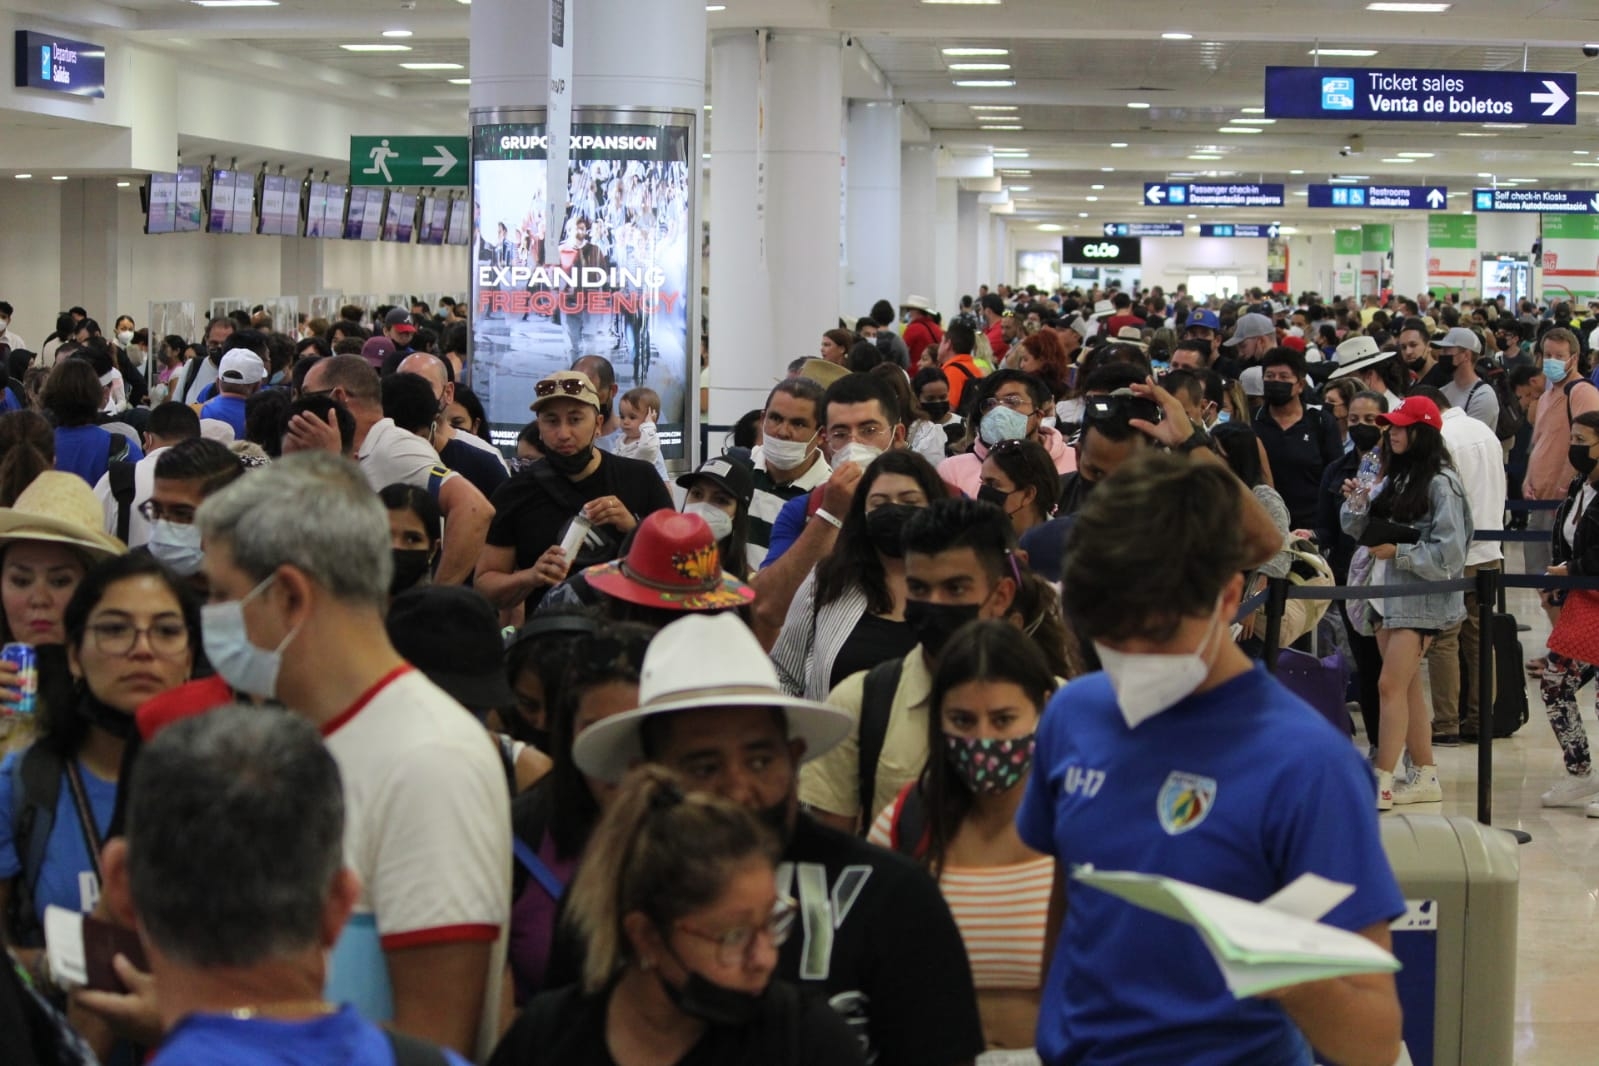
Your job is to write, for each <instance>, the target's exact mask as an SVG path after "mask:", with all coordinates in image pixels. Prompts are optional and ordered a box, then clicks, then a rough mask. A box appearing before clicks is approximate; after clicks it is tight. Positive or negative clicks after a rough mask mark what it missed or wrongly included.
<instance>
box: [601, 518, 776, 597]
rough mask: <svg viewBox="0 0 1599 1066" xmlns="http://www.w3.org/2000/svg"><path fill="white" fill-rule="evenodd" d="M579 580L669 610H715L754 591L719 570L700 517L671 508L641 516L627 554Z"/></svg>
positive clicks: (711, 539)
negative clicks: (646, 516) (643, 517)
mask: <svg viewBox="0 0 1599 1066" xmlns="http://www.w3.org/2000/svg"><path fill="white" fill-rule="evenodd" d="M583 580H584V581H586V582H588V584H589V587H590V588H593V589H595V590H597V591H599V592H603V593H604V594H605V595H607V596H613V597H615V598H616V599H619V600H625V601H627V602H628V603H637V604H641V605H642V606H645V607H664V608H666V609H667V610H674V611H718V610H723V609H725V608H729V607H742V606H744V605H745V604H747V603H751V602H753V601H754V599H755V590H754V589H752V588H750V587H749V586H748V585H746V584H744V582H742V581H740V580H739V579H738V578H736V577H734V576H733V575H732V574H728V573H724V572H723V570H722V555H721V552H719V551H718V550H717V548H716V536H715V534H713V533H712V532H711V527H710V526H709V525H707V524H706V523H705V519H703V518H701V517H700V516H699V515H697V514H680V513H678V512H676V511H656V512H655V513H654V514H652V515H650V516H649V517H648V518H646V519H644V521H643V522H642V523H640V524H639V527H638V532H637V533H636V534H634V536H633V546H632V547H631V548H629V549H628V553H627V555H626V557H625V558H622V559H618V560H616V561H615V562H610V563H602V564H600V565H599V566H591V567H589V568H588V569H587V570H585V571H583Z"/></svg>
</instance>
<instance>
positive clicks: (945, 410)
mask: <svg viewBox="0 0 1599 1066" xmlns="http://www.w3.org/2000/svg"><path fill="white" fill-rule="evenodd" d="M922 410H924V411H926V412H927V417H928V418H930V419H932V420H933V421H934V422H942V421H944V419H945V418H946V417H948V415H949V401H948V400H924V401H922Z"/></svg>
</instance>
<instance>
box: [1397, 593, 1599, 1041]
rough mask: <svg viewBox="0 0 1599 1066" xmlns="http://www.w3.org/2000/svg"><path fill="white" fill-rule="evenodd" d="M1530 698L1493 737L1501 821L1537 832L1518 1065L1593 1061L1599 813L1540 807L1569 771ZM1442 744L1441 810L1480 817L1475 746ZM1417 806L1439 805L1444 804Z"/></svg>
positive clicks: (1537, 641) (1526, 883) (1535, 641)
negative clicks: (1511, 729) (1503, 734)
mask: <svg viewBox="0 0 1599 1066" xmlns="http://www.w3.org/2000/svg"><path fill="white" fill-rule="evenodd" d="M1513 565H1514V564H1513ZM1517 568H1518V569H1519V567H1517ZM1508 605H1509V607H1510V609H1511V611H1512V612H1513V613H1514V614H1515V615H1516V616H1517V618H1518V619H1520V620H1521V621H1522V622H1523V623H1525V624H1528V625H1531V626H1532V627H1533V628H1532V629H1531V631H1529V632H1526V633H1523V634H1522V635H1521V639H1522V645H1523V647H1524V648H1525V650H1526V652H1527V655H1528V656H1529V657H1530V656H1535V655H1541V654H1542V652H1543V642H1544V639H1545V638H1546V637H1547V636H1548V632H1549V627H1548V624H1547V622H1546V620H1545V618H1544V615H1543V612H1542V611H1541V610H1540V609H1539V608H1538V603H1537V599H1536V597H1535V595H1534V594H1533V593H1531V592H1528V591H1521V590H1513V591H1512V593H1511V597H1510V601H1509V604H1508ZM1423 676H1425V671H1423ZM1523 676H1525V674H1523ZM1527 698H1528V705H1529V710H1530V711H1531V718H1530V719H1529V720H1528V722H1527V724H1526V725H1525V726H1523V727H1522V729H1521V730H1520V731H1519V732H1518V733H1517V734H1516V735H1515V736H1514V737H1511V738H1509V739H1507V740H1500V741H1497V742H1495V744H1494V778H1493V781H1494V787H1493V810H1494V824H1495V825H1498V826H1502V827H1504V828H1514V829H1524V830H1526V831H1527V832H1528V833H1531V834H1532V842H1531V843H1529V844H1526V845H1524V846H1522V848H1521V849H1520V856H1521V891H1520V905H1521V914H1520V922H1519V926H1520V938H1519V942H1518V950H1517V974H1516V1058H1515V1063H1516V1066H1593V1064H1595V1063H1599V1007H1596V1002H1595V1000H1596V989H1595V980H1594V973H1593V965H1594V960H1595V959H1599V922H1596V920H1595V919H1596V917H1599V818H1587V817H1584V815H1583V810H1582V808H1581V807H1574V808H1558V809H1548V810H1546V809H1544V808H1543V807H1541V806H1539V803H1538V797H1539V795H1540V794H1541V793H1542V792H1543V790H1544V789H1546V788H1548V787H1549V786H1550V785H1551V784H1553V783H1554V782H1556V781H1558V780H1560V779H1561V778H1562V777H1563V775H1564V773H1565V771H1564V769H1563V767H1562V765H1561V761H1560V749H1559V747H1558V746H1557V745H1556V744H1555V739H1554V734H1553V732H1552V731H1551V730H1550V728H1549V723H1548V719H1547V718H1545V717H1544V712H1543V700H1542V698H1541V697H1540V695H1539V692H1538V683H1537V681H1536V680H1531V679H1529V683H1528V686H1527ZM1579 698H1580V699H1581V700H1582V701H1584V703H1585V704H1586V706H1585V708H1584V714H1583V718H1584V722H1585V724H1586V726H1587V728H1588V734H1589V737H1590V738H1593V739H1595V740H1599V732H1596V725H1595V719H1594V707H1593V700H1594V687H1593V686H1592V685H1590V686H1589V687H1588V688H1586V689H1584V690H1583V692H1582V693H1581V695H1580V697H1579ZM1436 751H1437V758H1438V772H1439V776H1440V778H1441V779H1442V781H1443V787H1444V802H1443V803H1442V804H1441V806H1442V809H1443V813H1444V814H1449V815H1453V814H1463V815H1470V816H1475V814H1476V810H1477V749H1476V748H1475V747H1472V746H1470V745H1462V746H1461V747H1459V748H1454V749H1450V748H1438V749H1436ZM1411 810H1414V811H1416V812H1417V813H1432V812H1434V811H1436V810H1437V807H1431V806H1422V807H1414V808H1411ZM1467 1061H1468V1062H1469V1061H1470V1060H1469V1059H1468V1060H1467ZM1472 1066H1477V1064H1475V1063H1473V1064H1472ZM1482 1066H1500V1064H1497V1063H1494V1064H1482Z"/></svg>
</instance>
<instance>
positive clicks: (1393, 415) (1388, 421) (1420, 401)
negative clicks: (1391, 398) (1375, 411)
mask: <svg viewBox="0 0 1599 1066" xmlns="http://www.w3.org/2000/svg"><path fill="white" fill-rule="evenodd" d="M1377 422H1378V423H1379V424H1380V425H1384V426H1413V425H1415V424H1416V423H1417V422H1420V423H1421V424H1422V425H1426V426H1431V427H1432V428H1433V429H1438V430H1441V429H1443V428H1444V416H1443V415H1441V414H1439V413H1438V405H1437V404H1435V403H1433V402H1432V401H1431V400H1429V399H1427V397H1425V396H1407V397H1405V402H1404V403H1402V404H1400V405H1399V406H1398V407H1396V408H1394V409H1393V410H1392V411H1389V412H1388V413H1387V414H1385V415H1378V416H1377Z"/></svg>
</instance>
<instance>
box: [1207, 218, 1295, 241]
mask: <svg viewBox="0 0 1599 1066" xmlns="http://www.w3.org/2000/svg"><path fill="white" fill-rule="evenodd" d="M1279 232H1280V229H1279V227H1278V225H1277V223H1275V222H1207V223H1204V224H1202V225H1201V226H1200V227H1199V235H1200V236H1201V237H1259V238H1275V237H1276V236H1277V234H1278V233H1279Z"/></svg>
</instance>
